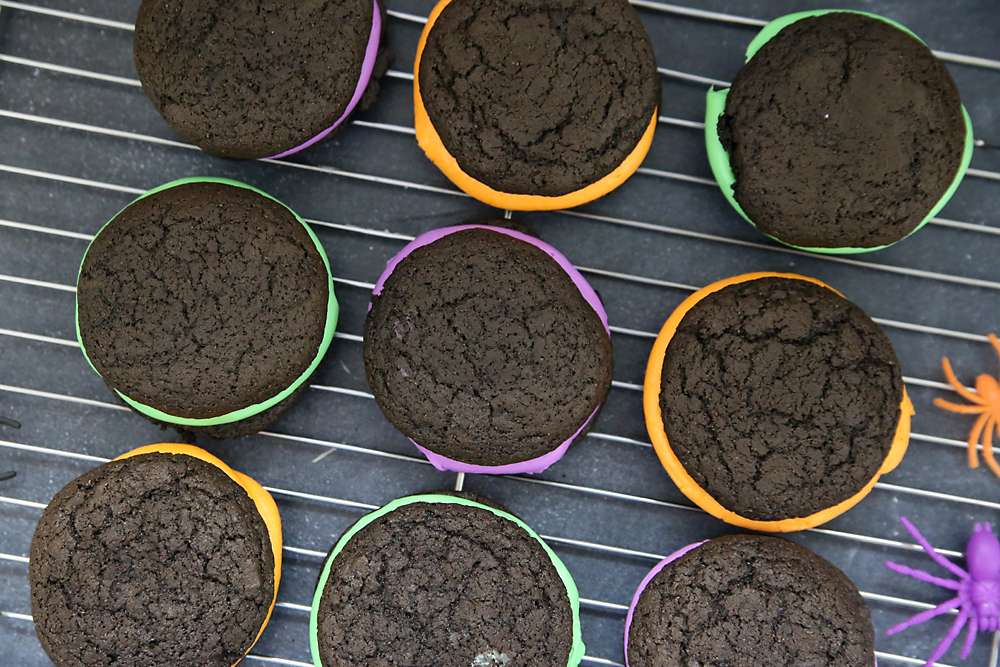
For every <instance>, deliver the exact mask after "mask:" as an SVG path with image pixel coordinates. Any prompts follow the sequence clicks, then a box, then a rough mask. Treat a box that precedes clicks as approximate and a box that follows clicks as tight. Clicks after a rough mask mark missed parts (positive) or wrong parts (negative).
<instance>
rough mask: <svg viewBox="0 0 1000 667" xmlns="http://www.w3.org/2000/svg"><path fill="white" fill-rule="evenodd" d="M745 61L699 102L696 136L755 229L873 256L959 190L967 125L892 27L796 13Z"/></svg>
mask: <svg viewBox="0 0 1000 667" xmlns="http://www.w3.org/2000/svg"><path fill="white" fill-rule="evenodd" d="M747 56H748V62H747V63H746V65H745V66H744V67H743V68H742V69H741V70H740V71H739V73H738V74H737V75H736V78H735V79H734V80H733V85H732V87H731V88H730V89H729V90H728V91H717V92H711V93H709V100H708V111H707V117H706V140H707V143H708V149H709V158H710V162H711V164H712V169H713V172H714V173H715V175H716V178H718V179H719V182H720V184H721V185H722V187H723V191H724V193H725V194H726V195H727V197H729V198H730V201H731V203H732V204H733V205H734V206H735V207H736V208H737V209H738V210H739V212H740V213H741V214H742V215H744V217H746V218H747V219H748V220H749V221H750V222H751V223H752V224H754V225H755V226H756V227H757V228H758V229H760V231H762V232H764V233H765V234H768V235H769V236H771V237H773V238H775V239H777V240H779V241H781V242H783V243H786V244H789V245H792V246H795V247H800V248H804V249H807V250H815V251H819V252H862V251H866V250H876V249H879V248H882V247H884V246H887V245H890V244H892V243H895V242H896V241H899V240H900V239H902V238H904V237H905V236H907V235H909V234H910V233H912V232H913V231H915V230H916V229H918V228H919V227H921V226H922V225H923V224H924V223H925V222H926V221H927V220H928V218H930V217H931V216H932V215H934V214H935V213H936V212H937V211H938V210H940V208H941V207H942V206H943V205H944V203H945V202H946V201H947V200H948V198H950V196H951V194H952V193H953V192H954V190H955V188H957V186H958V183H959V182H960V181H961V178H962V175H963V174H964V172H965V168H966V167H967V166H968V163H969V159H970V158H971V154H972V128H971V124H970V123H969V122H968V116H967V114H965V112H964V110H963V108H962V104H961V100H960V99H959V92H958V88H957V86H956V85H955V81H954V80H953V79H952V77H951V75H950V74H949V72H948V69H947V68H946V67H945V65H944V64H943V63H942V62H941V61H940V60H938V58H937V57H936V56H935V55H934V54H933V53H932V52H931V50H930V49H929V48H928V47H927V46H926V45H925V44H924V43H923V42H921V41H920V40H919V39H918V38H917V37H916V36H915V35H913V33H911V32H910V31H909V30H907V29H906V28H904V27H903V26H900V25H899V24H897V23H894V22H891V21H889V20H887V19H883V18H881V17H878V16H875V15H871V14H865V13H860V12H849V11H816V12H802V13H799V14H792V15H789V16H787V17H782V18H780V19H777V20H775V21H774V22H772V23H771V24H769V25H768V26H767V27H766V28H765V29H764V30H763V31H762V32H761V34H760V35H759V36H758V37H757V38H756V39H755V40H754V41H753V43H752V44H751V45H750V47H749V48H748V50H747ZM723 103H724V105H725V106H724V110H723V109H722V108H721V105H722V104H723ZM720 114H721V115H720ZM720 142H721V143H720ZM723 149H724V150H723ZM733 179H735V181H734V180H733ZM730 191H731V192H730Z"/></svg>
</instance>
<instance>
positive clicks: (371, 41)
mask: <svg viewBox="0 0 1000 667" xmlns="http://www.w3.org/2000/svg"><path fill="white" fill-rule="evenodd" d="M372 4H373V5H374V9H373V11H372V31H371V34H370V35H369V36H368V46H367V47H366V48H365V59H364V61H363V62H362V63H361V76H360V78H358V85H357V86H355V88H354V95H353V96H352V97H351V101H350V102H348V103H347V108H346V109H344V113H343V115H341V117H340V118H338V119H337V121H336V122H335V123H334V124H333V125H331V126H330V127H328V128H326V129H325V130H323V131H322V132H320V133H319V134H317V135H316V136H315V137H313V138H312V139H310V140H308V141H307V142H305V143H304V144H301V145H299V146H296V147H295V148H290V149H288V150H287V151H285V152H284V153H278V154H277V155H272V156H271V157H269V158H267V159H269V160H276V159H278V158H283V157H287V156H289V155H291V154H292V153H298V152H299V151H300V150H302V149H304V148H309V147H310V146H312V145H313V144H315V143H316V142H318V141H322V140H323V139H325V138H326V136H327V135H328V134H330V133H331V132H333V131H334V130H335V129H337V126H338V125H340V124H341V123H343V122H344V119H345V118H347V117H348V116H349V115H350V113H351V112H352V111H354V107H356V106H358V102H359V101H361V96H362V95H363V94H364V92H365V88H367V87H368V82H369V81H370V80H371V78H372V70H374V69H375V57H376V56H377V55H378V43H379V38H380V36H381V34H382V13H381V10H379V6H378V1H377V0H372Z"/></svg>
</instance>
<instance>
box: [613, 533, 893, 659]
mask: <svg viewBox="0 0 1000 667" xmlns="http://www.w3.org/2000/svg"><path fill="white" fill-rule="evenodd" d="M628 639H629V641H628V646H627V647H626V652H627V654H628V665H629V667H683V666H685V665H728V666H729V667H790V666H791V665H825V666H827V667H871V665H872V661H873V660H874V656H875V630H874V628H873V627H872V621H871V614H870V612H869V611H868V607H867V606H866V605H865V602H864V600H863V599H862V598H861V594H860V593H859V592H858V589H857V587H855V585H854V584H853V583H852V582H851V580H850V579H848V578H847V576H846V575H845V574H844V573H843V572H841V571H840V570H839V569H837V568H836V567H834V566H833V565H832V564H830V563H829V562H827V561H826V560H824V559H822V558H820V557H819V556H817V555H816V554H814V553H812V552H811V551H809V550H807V549H804V548H802V547H800V546H798V545H796V544H793V543H791V542H788V541H786V540H782V539H779V538H776V537H767V536H763V535H729V536H726V537H720V538H717V539H714V540H711V541H709V542H706V543H705V544H702V545H701V546H699V547H698V548H696V549H693V550H691V551H689V552H688V553H686V554H684V555H683V556H681V557H680V558H678V559H677V560H675V561H674V562H672V563H669V564H667V565H666V566H665V567H664V568H663V569H662V570H661V571H660V572H659V573H658V574H657V575H656V576H655V577H653V579H652V580H651V581H650V582H649V584H648V585H647V586H646V588H645V590H644V591H643V592H642V594H641V596H640V597H639V601H638V603H637V604H636V606H635V611H634V613H633V617H632V624H631V626H630V627H629V631H628Z"/></svg>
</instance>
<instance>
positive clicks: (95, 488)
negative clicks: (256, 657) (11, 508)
mask: <svg viewBox="0 0 1000 667" xmlns="http://www.w3.org/2000/svg"><path fill="white" fill-rule="evenodd" d="M281 548H282V542H281V522H280V518H279V517H278V509H277V506H276V505H275V504H274V501H273V500H272V499H271V497H270V495H269V494H268V493H267V492H266V491H264V489H263V488H262V487H261V486H260V485H259V484H257V483H256V482H255V481H253V480H251V479H250V478H249V477H247V476H245V475H242V474H241V473H238V472H236V471H234V470H232V469H230V468H229V467H228V466H226V465H225V464H224V463H222V462H221V461H219V460H218V459H216V458H215V457H214V456H211V455H210V454H208V452H205V451H204V450H201V449H198V448H196V447H192V446H190V445H176V444H160V445H150V446H147V447H142V448H139V449H138V450H134V451H132V452H129V453H128V454H125V455H123V456H122V457H120V458H118V459H115V460H114V461H111V462H109V463H105V464H104V465H101V466H99V467H97V468H94V469H93V470H90V471H89V472H86V473H84V474H83V475H81V476H80V477H78V478H77V479H75V480H73V481H72V482H70V483H69V484H67V485H66V486H65V487H64V488H63V489H62V490H61V491H59V493H57V494H56V495H55V497H54V498H53V499H52V502H50V503H49V505H48V506H47V507H46V508H45V511H44V512H43V513H42V517H41V519H40V520H39V522H38V526H37V528H36V529H35V533H34V536H33V537H32V540H31V558H30V562H29V565H28V579H29V583H30V585H31V613H32V616H33V618H34V622H35V631H36V633H37V635H38V639H39V641H40V642H41V645H42V648H43V649H44V650H45V652H46V654H48V656H49V658H50V659H51V660H52V661H53V662H54V663H55V664H56V665H57V667H77V666H79V665H88V667H177V666H179V665H184V666H185V667H232V665H234V664H235V663H237V662H239V661H240V659H241V658H243V656H245V655H246V653H247V652H248V651H249V650H250V648H251V647H252V646H253V644H254V643H255V642H256V641H257V639H258V638H259V636H260V634H261V633H262V632H263V630H264V626H265V625H266V624H267V620H268V618H269V617H270V614H271V611H272V609H273V607H274V602H275V597H276V593H277V589H278V583H279V579H280V574H281Z"/></svg>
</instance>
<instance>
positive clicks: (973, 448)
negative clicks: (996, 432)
mask: <svg viewBox="0 0 1000 667" xmlns="http://www.w3.org/2000/svg"><path fill="white" fill-rule="evenodd" d="M992 419H993V418H992V417H991V416H990V413H988V412H984V413H983V414H981V415H979V419H977V420H976V423H975V424H973V425H972V430H971V431H969V448H968V450H967V451H968V454H969V467H970V468H978V467H979V437H980V436H981V435H982V434H983V431H984V430H988V429H990V428H993V424H992V423H991V420H992ZM987 425H988V426H987Z"/></svg>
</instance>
